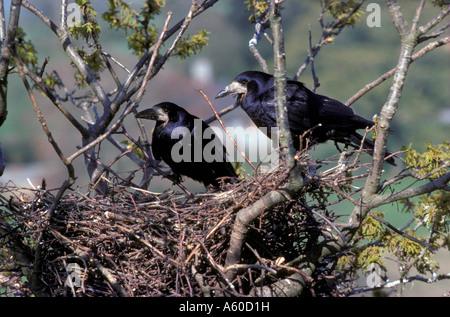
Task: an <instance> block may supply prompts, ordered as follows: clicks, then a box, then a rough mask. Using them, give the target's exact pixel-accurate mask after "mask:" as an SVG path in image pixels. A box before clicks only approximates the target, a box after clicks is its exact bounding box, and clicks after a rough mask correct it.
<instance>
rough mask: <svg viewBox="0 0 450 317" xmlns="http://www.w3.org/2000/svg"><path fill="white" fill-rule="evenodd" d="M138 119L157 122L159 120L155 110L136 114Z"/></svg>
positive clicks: (151, 109)
mask: <svg viewBox="0 0 450 317" xmlns="http://www.w3.org/2000/svg"><path fill="white" fill-rule="evenodd" d="M136 118H140V119H149V120H156V119H157V118H158V112H157V111H156V110H155V109H153V108H149V109H145V110H142V111H141V112H139V113H138V114H136Z"/></svg>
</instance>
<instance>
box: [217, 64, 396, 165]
mask: <svg viewBox="0 0 450 317" xmlns="http://www.w3.org/2000/svg"><path fill="white" fill-rule="evenodd" d="M228 95H237V102H238V104H239V105H240V106H241V107H242V109H243V110H244V111H245V112H246V113H247V114H248V115H249V117H250V119H252V121H253V123H254V124H255V125H256V126H257V127H258V128H263V127H264V128H267V129H264V130H263V131H264V132H265V131H267V134H268V136H269V137H270V128H273V127H276V126H277V119H276V118H277V117H276V110H275V87H274V77H273V76H272V75H269V74H266V73H263V72H259V71H246V72H243V73H241V74H239V75H238V76H237V77H236V78H235V79H234V80H233V81H232V83H231V84H230V85H228V86H227V87H225V88H224V89H223V90H222V91H220V92H219V93H218V94H217V96H216V98H222V97H225V96H228ZM286 108H287V114H288V121H289V129H290V131H291V135H292V140H293V146H294V148H295V149H296V150H299V149H300V148H304V147H305V144H306V140H305V138H301V136H302V135H304V134H306V137H307V138H308V139H309V142H310V144H317V143H323V142H326V141H328V140H333V141H335V142H339V143H343V144H345V145H350V146H352V147H354V148H359V147H360V146H361V144H362V147H363V150H366V151H367V152H368V153H369V154H371V155H372V154H373V150H374V142H373V141H371V140H369V139H365V138H364V137H363V136H362V135H360V134H359V133H357V132H356V130H358V129H365V128H367V127H369V128H370V127H372V126H373V125H374V122H373V121H369V120H366V119H364V118H363V117H360V116H358V115H356V114H355V113H354V112H353V110H352V108H350V107H348V106H346V105H344V104H342V103H341V102H339V101H337V100H334V99H331V98H328V97H326V96H322V95H319V94H316V93H314V92H313V91H311V90H309V89H308V88H306V87H305V86H304V85H303V83H301V82H298V81H295V80H289V79H288V80H287V82H286ZM300 139H302V140H301V141H302V143H300ZM363 139H364V140H363ZM391 154H392V153H391V152H389V151H386V156H388V155H391ZM387 162H388V163H390V164H392V165H395V162H394V159H393V158H392V157H390V158H388V159H387Z"/></svg>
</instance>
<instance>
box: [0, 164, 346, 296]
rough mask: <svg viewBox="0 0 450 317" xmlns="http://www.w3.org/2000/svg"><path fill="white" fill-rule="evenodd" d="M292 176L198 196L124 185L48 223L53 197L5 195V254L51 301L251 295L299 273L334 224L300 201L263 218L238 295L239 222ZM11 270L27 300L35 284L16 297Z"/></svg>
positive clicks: (65, 204)
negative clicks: (21, 255) (231, 258)
mask: <svg viewBox="0 0 450 317" xmlns="http://www.w3.org/2000/svg"><path fill="white" fill-rule="evenodd" d="M336 173H338V172H337V171H336V172H330V173H329V174H328V175H327V177H325V178H324V177H319V178H317V179H316V180H315V181H314V182H311V185H310V186H311V190H314V189H315V190H320V189H321V188H324V186H323V184H325V183H326V182H327V179H328V180H329V182H330V183H331V180H333V181H334V182H335V181H336V179H337V178H336V175H337V174H336ZM287 174H288V173H287V171H286V169H285V168H279V169H278V170H277V171H276V172H274V173H265V174H255V175H254V176H252V177H250V178H246V179H242V180H240V181H239V182H236V183H231V184H230V183H224V184H222V188H221V190H220V191H208V192H205V193H200V194H197V195H193V196H189V195H187V194H185V193H180V192H175V191H174V190H167V191H165V192H163V193H152V192H148V191H145V190H138V189H135V188H129V187H126V186H120V185H117V186H114V187H113V188H112V192H111V194H110V195H109V196H108V197H99V196H96V197H94V198H90V197H87V196H85V195H83V194H82V193H80V192H70V193H69V194H66V195H65V196H63V197H62V198H61V199H59V200H58V202H57V205H56V208H55V209H54V211H53V213H52V214H51V215H49V212H48V210H49V209H50V207H51V206H52V204H54V203H55V199H56V198H55V195H54V193H52V192H51V191H47V190H42V189H40V190H39V189H36V190H31V191H30V190H29V189H20V188H17V187H14V186H3V187H2V189H1V192H0V199H1V202H2V205H3V208H1V209H0V225H1V226H2V227H1V228H2V232H3V234H2V235H0V238H1V239H0V251H3V252H6V251H5V250H10V251H8V252H12V251H11V250H14V248H18V247H20V248H22V249H23V250H26V252H25V253H29V255H30V257H29V259H30V267H31V268H32V269H35V270H36V267H39V269H38V270H37V271H38V272H39V280H40V282H42V285H43V286H44V288H45V293H46V294H48V295H49V296H88V297H89V296H215V295H218V294H222V295H223V294H228V295H236V296H239V295H248V294H251V290H252V289H254V288H257V287H259V285H262V284H264V283H270V282H275V281H276V280H279V279H281V278H283V277H286V276H287V274H289V273H290V274H292V273H293V272H294V271H295V270H296V269H295V267H291V266H289V263H290V261H292V260H294V259H295V258H297V257H299V255H301V254H304V252H306V250H307V249H308V247H309V246H310V245H311V244H313V243H315V242H317V239H318V237H319V236H320V235H321V234H322V233H323V232H324V231H326V228H325V227H328V230H329V224H330V223H331V222H330V221H327V222H328V223H326V222H324V221H323V220H322V219H325V216H326V217H327V219H331V220H333V219H332V217H333V216H332V215H330V214H327V215H325V216H324V215H322V216H321V217H316V216H315V215H313V214H312V213H311V208H310V207H308V206H307V203H306V202H305V200H304V199H303V198H298V199H295V200H290V201H287V202H286V203H283V204H281V205H279V206H276V207H275V208H273V209H271V210H270V211H267V212H264V214H263V215H262V216H261V217H260V218H259V219H258V220H257V221H254V223H253V224H252V225H251V228H250V230H249V233H248V236H247V240H246V244H245V246H246V247H245V250H243V253H242V259H243V262H242V264H239V266H240V267H239V274H238V276H237V280H235V281H232V282H233V284H234V285H237V287H233V286H231V282H230V281H227V280H226V278H225V277H224V274H225V273H226V271H227V270H228V269H229V268H226V267H224V263H225V258H226V254H227V250H228V248H229V242H230V234H231V231H232V225H233V222H234V218H235V217H234V216H235V214H236V213H237V212H238V211H239V210H241V209H242V208H245V207H247V206H249V205H251V204H252V203H254V202H255V201H257V200H258V199H259V198H261V197H262V196H263V195H264V194H266V193H268V192H269V191H272V190H279V189H280V188H281V187H282V186H283V185H284V184H285V183H286V181H287V180H286V179H287ZM8 196H9V197H8ZM315 207H316V210H317V206H315ZM324 210H325V209H324ZM18 241H20V243H18ZM12 244H15V246H14V247H11V246H12ZM7 246H9V247H8V248H6V247H7ZM23 250H22V251H23ZM6 257H7V256H6V255H5V254H4V257H0V260H2V259H4V258H6ZM2 261H3V260H2ZM14 267H15V268H16V273H17V272H19V273H17V274H13V273H11V274H10V275H8V276H9V279H10V281H9V282H10V283H7V282H5V283H3V285H9V288H8V289H9V290H10V291H11V292H12V293H14V295H16V296H17V295H27V294H24V291H23V290H24V289H26V285H27V283H30V281H22V282H21V283H20V284H21V286H22V287H20V289H21V290H20V291H19V290H18V289H16V290H14V287H13V286H12V285H13V284H14V283H12V281H13V280H12V279H15V280H18V279H19V276H20V275H23V274H20V270H19V269H17V264H13V263H6V264H5V263H0V272H2V271H5V270H9V271H10V272H14ZM234 269H236V267H234ZM22 272H23V269H22ZM1 277H2V279H3V280H5V278H6V279H8V278H7V276H6V275H2V276H1ZM15 285H18V284H15ZM28 295H29V294H28Z"/></svg>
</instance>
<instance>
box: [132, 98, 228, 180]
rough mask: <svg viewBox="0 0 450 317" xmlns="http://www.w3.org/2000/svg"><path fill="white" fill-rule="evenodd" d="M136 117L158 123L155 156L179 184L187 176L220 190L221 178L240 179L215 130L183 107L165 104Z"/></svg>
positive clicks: (155, 132) (154, 147)
mask: <svg viewBox="0 0 450 317" xmlns="http://www.w3.org/2000/svg"><path fill="white" fill-rule="evenodd" d="M136 117H137V118H142V119H150V120H155V121H156V126H155V129H154V131H153V135H152V144H151V147H152V151H153V156H154V157H155V159H157V160H163V161H164V162H165V163H166V164H167V165H169V167H170V168H171V169H172V172H173V173H174V174H175V178H176V180H177V181H180V175H185V176H188V177H190V178H192V179H194V180H196V181H199V182H201V183H203V184H204V185H205V187H207V186H208V185H212V186H213V187H217V186H218V178H220V177H227V178H234V177H237V175H236V172H235V170H234V168H233V166H232V164H231V163H230V162H228V161H227V158H226V150H225V147H224V146H223V144H222V143H221V142H220V140H219V138H218V137H217V135H216V134H215V133H214V131H213V130H212V128H211V127H209V126H208V125H207V124H206V123H205V122H204V121H202V120H201V119H199V118H198V117H196V116H193V115H191V114H190V113H189V112H187V111H186V110H185V109H183V108H181V107H180V106H178V105H176V104H174V103H171V102H162V103H159V104H157V105H155V106H153V108H150V109H146V110H143V111H141V112H139V113H138V114H137V115H136Z"/></svg>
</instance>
